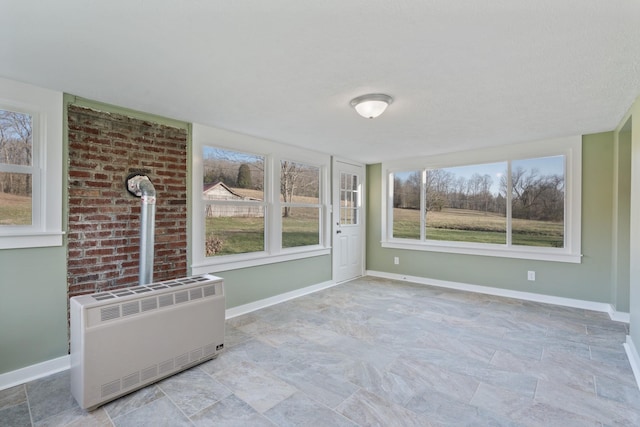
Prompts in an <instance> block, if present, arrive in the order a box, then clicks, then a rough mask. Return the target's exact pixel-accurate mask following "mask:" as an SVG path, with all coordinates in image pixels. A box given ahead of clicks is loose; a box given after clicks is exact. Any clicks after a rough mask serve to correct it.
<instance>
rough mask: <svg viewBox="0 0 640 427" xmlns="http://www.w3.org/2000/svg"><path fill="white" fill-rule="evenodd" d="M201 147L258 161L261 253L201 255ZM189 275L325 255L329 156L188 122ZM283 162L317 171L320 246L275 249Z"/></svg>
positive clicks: (278, 242) (328, 249) (278, 241)
mask: <svg viewBox="0 0 640 427" xmlns="http://www.w3.org/2000/svg"><path fill="white" fill-rule="evenodd" d="M205 146H211V147H216V148H222V149H228V150H232V151H240V152H245V153H250V154H256V155H260V156H264V158H265V163H264V164H265V177H264V198H265V201H264V203H265V205H266V208H265V247H264V251H260V252H250V253H245V254H236V255H224V256H219V257H206V256H204V239H201V237H200V236H203V235H204V214H202V213H201V212H204V202H203V200H202V191H203V188H202V187H203V185H202V175H203V172H204V171H203V160H202V150H203V148H204V147H205ZM192 159H193V160H192V162H193V163H192V175H191V183H192V185H191V191H192V192H191V195H192V197H191V200H192V208H193V209H192V211H193V215H192V221H191V233H192V248H193V252H192V263H191V269H192V274H203V273H215V272H220V271H228V270H235V269H240V268H247V267H254V266H259V265H266V264H272V263H277V262H285V261H291V260H296V259H303V258H310V257H316V256H323V255H329V254H330V253H331V247H330V244H331V241H330V232H329V230H330V224H331V218H330V217H329V216H330V204H329V195H330V193H329V180H328V177H329V170H330V164H331V163H330V161H331V158H330V156H329V155H326V154H321V153H317V152H312V151H308V150H304V149H301V148H297V147H292V146H285V145H283V144H278V143H276V142H273V141H269V140H264V139H260V138H255V137H252V136H248V135H242V134H238V133H234V132H230V131H226V130H222V129H216V128H211V127H208V126H205V125H201V124H196V123H194V124H193V126H192ZM281 160H288V161H294V162H297V163H304V164H308V165H311V166H317V167H318V168H319V169H320V194H319V197H320V209H321V219H320V244H318V245H312V246H298V247H292V248H281V246H282V245H281V241H282V221H281V219H280V215H278V213H280V212H281V211H282V206H283V203H282V202H280V191H279V188H280V161H281Z"/></svg>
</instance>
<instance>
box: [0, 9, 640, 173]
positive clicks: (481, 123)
mask: <svg viewBox="0 0 640 427" xmlns="http://www.w3.org/2000/svg"><path fill="white" fill-rule="evenodd" d="M0 40H2V41H3V42H2V43H0V76H2V77H6V78H10V79H15V80H19V81H24V82H28V83H33V84H36V85H39V86H43V87H47V88H51V89H55V90H61V91H64V92H67V93H71V94H74V95H79V96H82V97H85V98H89V99H93V100H97V101H102V102H107V103H111V104H115V105H120V106H124V107H129V108H133V109H136V110H141V111H146V112H150V113H155V114H160V115H163V116H167V117H172V118H176V119H182V120H187V121H192V122H198V123H202V124H206V125H211V126H215V127H220V128H224V129H229V130H234V131H238V132H242V133H246V134H250V135H255V136H260V137H263V138H267V139H271V140H275V141H279V142H283V143H287V144H293V145H298V146H302V147H307V148H312V149H315V150H319V151H322V152H326V153H330V154H336V155H339V156H342V157H345V158H349V159H353V160H359V161H362V162H365V163H375V162H379V161H382V160H385V159H397V158H404V157H412V156H416V155H428V154H434V153H442V152H450V151H457V150H465V149H470V148H477V147H482V146H495V145H502V144H508V143H516V142H522V141H529V140H535V139H540V138H545V137H556V136H566V135H574V134H584V133H593V132H599V131H606V130H611V129H613V128H614V127H615V126H617V125H618V123H619V121H620V119H621V118H622V117H623V115H624V113H625V112H626V110H627V109H628V108H629V106H630V105H631V103H632V102H633V100H634V99H635V98H636V97H637V96H638V95H640V2H639V1H637V0H616V1H611V0H536V1H532V0H526V1H524V0H491V1H478V0H462V1H454V0H413V1H409V0H360V1H355V0H351V1H345V0H323V1H314V2H311V1H300V0H269V1H264V0H237V1H229V0H225V1H221V0H191V1H178V0H173V1H169V0H109V1H93V0H91V1H88V0H57V1H46V2H43V1H36V0H1V1H0ZM370 92H382V93H387V94H389V95H391V96H393V97H394V99H395V101H394V103H393V104H392V105H391V106H390V107H389V109H388V110H387V111H386V112H385V114H383V115H382V116H381V117H379V118H377V119H374V120H367V119H363V118H361V117H359V116H358V115H357V114H356V113H355V111H353V109H352V108H351V107H350V106H349V101H350V100H351V99H352V98H354V97H356V96H358V95H362V94H365V93H370ZM1 97H2V95H1V94H0V98H1Z"/></svg>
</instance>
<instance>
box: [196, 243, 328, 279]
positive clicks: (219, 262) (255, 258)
mask: <svg viewBox="0 0 640 427" xmlns="http://www.w3.org/2000/svg"><path fill="white" fill-rule="evenodd" d="M329 254H331V249H330V248H318V247H314V248H313V249H289V250H287V251H286V252H281V253H279V254H278V255H269V254H267V253H265V252H260V253H258V254H244V255H228V256H225V257H220V258H215V257H211V258H207V259H205V260H203V261H202V262H199V263H194V264H192V265H191V274H206V273H217V272H220V271H229V270H238V269H241V268H248V267H256V266H260V265H267V264H275V263H278V262H286V261H295V260H298V259H304V258H313V257H317V256H324V255H329Z"/></svg>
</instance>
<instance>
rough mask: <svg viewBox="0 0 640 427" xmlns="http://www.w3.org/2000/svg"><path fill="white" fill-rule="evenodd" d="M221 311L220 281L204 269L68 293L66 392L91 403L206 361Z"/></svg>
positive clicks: (219, 333) (220, 331) (219, 339)
mask: <svg viewBox="0 0 640 427" xmlns="http://www.w3.org/2000/svg"><path fill="white" fill-rule="evenodd" d="M224 312H225V300H224V284H223V281H222V279H220V278H218V277H215V276H212V275H208V274H207V275H202V276H194V277H191V278H182V279H175V280H169V281H166V282H159V283H154V284H148V285H141V286H138V287H132V288H128V289H121V290H116V291H102V292H99V293H96V294H93V295H82V296H78V297H72V298H71V300H70V323H71V359H72V363H71V371H72V372H71V391H72V394H73V396H74V397H75V398H76V400H78V403H79V404H80V406H81V407H82V408H84V409H89V410H92V409H94V408H96V407H97V406H99V405H101V404H103V403H106V402H108V401H110V400H113V399H116V398H118V397H120V396H122V395H124V394H127V393H130V392H132V391H134V390H136V389H140V388H142V387H145V386H146V385H148V384H151V383H153V382H155V381H159V380H161V379H163V378H166V377H167V376H170V375H173V374H176V373H178V372H180V371H182V370H184V369H187V368H189V367H191V366H194V365H196V364H198V363H202V362H204V361H206V360H210V359H211V358H213V357H215V356H216V355H217V354H219V352H220V351H221V350H222V348H223V346H224V343H223V341H224Z"/></svg>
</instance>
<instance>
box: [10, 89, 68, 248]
mask: <svg viewBox="0 0 640 427" xmlns="http://www.w3.org/2000/svg"><path fill="white" fill-rule="evenodd" d="M62 107H63V95H62V93H61V92H55V91H51V90H48V89H43V88H39V87H36V86H32V85H28V84H24V83H19V82H16V81H12V80H7V79H3V78H0V108H2V109H7V110H11V111H18V112H23V113H28V114H30V115H31V116H32V120H33V148H32V153H33V157H32V165H31V168H32V171H33V173H32V179H33V181H32V183H33V184H32V185H33V187H32V225H31V226H15V227H13V226H11V227H7V228H6V229H5V228H4V227H2V228H0V249H19V248H38V247H53V246H62V236H63V234H64V232H63V231H62V198H63V192H62V163H63V162H62V152H63V144H62V136H63V108H62Z"/></svg>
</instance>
